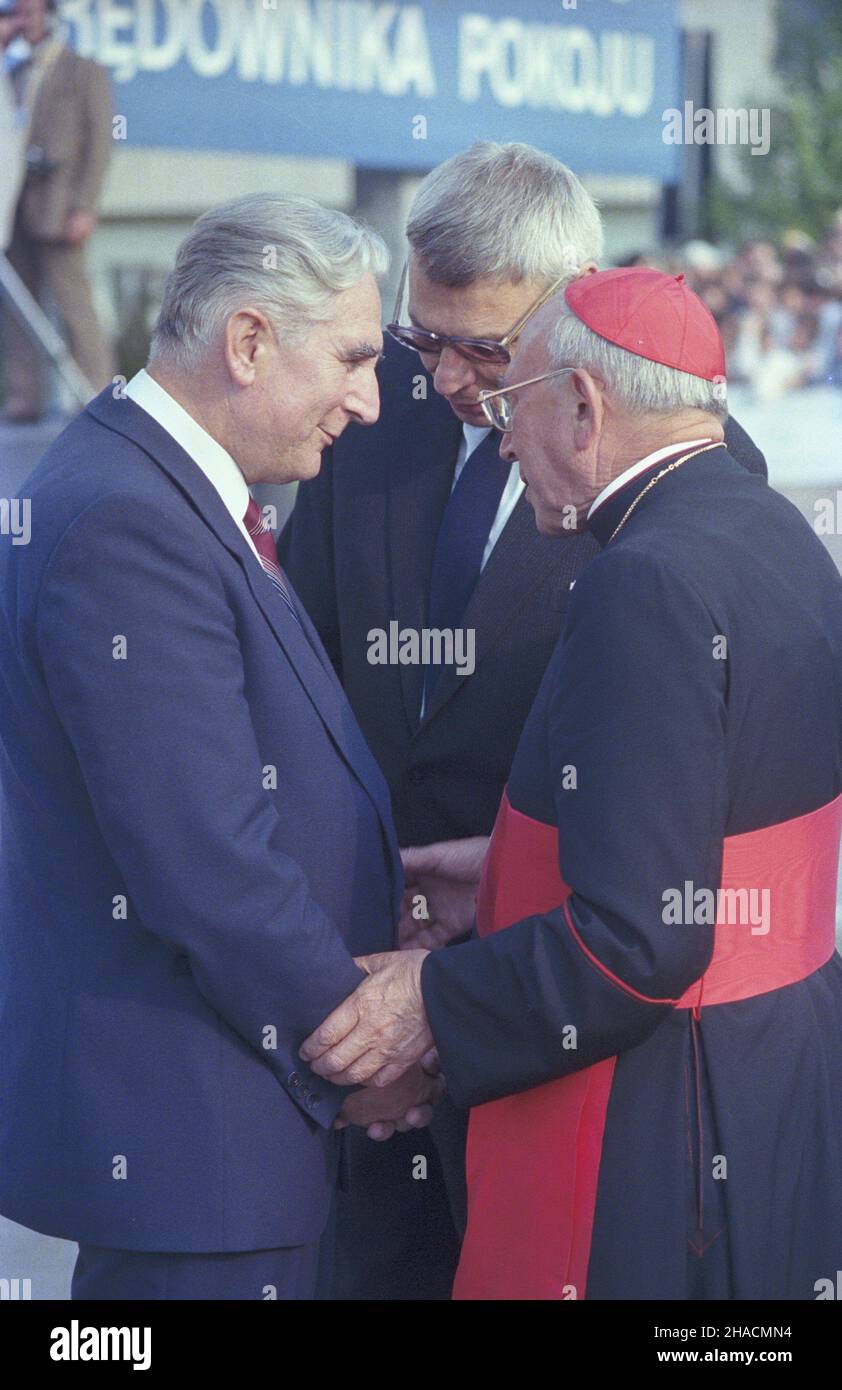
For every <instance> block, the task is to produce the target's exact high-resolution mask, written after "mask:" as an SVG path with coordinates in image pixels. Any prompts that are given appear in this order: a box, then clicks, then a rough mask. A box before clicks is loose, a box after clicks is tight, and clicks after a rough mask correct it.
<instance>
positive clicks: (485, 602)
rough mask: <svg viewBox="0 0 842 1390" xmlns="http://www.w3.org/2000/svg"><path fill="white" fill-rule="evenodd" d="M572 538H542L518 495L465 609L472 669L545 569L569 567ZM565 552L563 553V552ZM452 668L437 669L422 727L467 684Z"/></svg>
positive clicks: (502, 630)
mask: <svg viewBox="0 0 842 1390" xmlns="http://www.w3.org/2000/svg"><path fill="white" fill-rule="evenodd" d="M577 539H578V538H576V537H574V536H570V537H569V538H568V537H561V538H558V537H554V536H542V535H541V534H540V532H539V531H538V530H537V528H536V526H535V513H534V511H533V510H532V507H531V505H530V503H529V502H528V501H527V498H526V493H522V494H521V496H520V498H519V500H518V502H517V504H516V506H515V509H514V511H513V512H512V514H511V516H510V517H509V520H508V522H507V523H506V525H505V527H504V529H503V532H502V534H501V535H500V537H499V539H498V541H497V544H496V545H495V547H494V549H493V550H492V552H491V554H490V555H489V557H488V563H487V564H486V566H485V568H484V569H483V571H482V574H481V575H480V577H479V582H478V584H477V586H476V588H475V589H474V592H473V594H472V595H471V598H470V600H469V602H468V607H467V608H466V609H465V614H464V617H463V619H462V623H461V626H462V627H463V628H473V629H474V632H475V641H476V650H475V668H474V669H476V667H477V666H479V663H480V662H481V661H482V659H483V657H484V656H486V655H487V653H488V652H489V651H490V649H491V648H492V647H493V646H494V644H495V642H497V641H498V640H499V639H500V638H501V637H502V636H503V635H504V634H505V632H506V630H507V629H508V628H509V627H510V626H511V624H512V623H513V622H514V620H515V619H516V617H517V614H518V612H519V611H520V610H521V609H522V608H523V606H524V604H525V603H526V602H527V601H528V599H529V596H530V594H531V593H532V591H533V590H534V589H536V588H537V587H539V586H540V585H541V584H542V583H543V581H544V579H545V578H546V576H547V574H548V573H549V572H550V571H551V570H558V571H563V569H564V567H565V563H566V561H567V560H570V562H571V576H572V558H573V549H574V547H575V545H576V541H577ZM568 552H569V553H568ZM470 679H471V677H470V676H469V675H464V676H460V675H459V674H458V672H457V670H456V667H455V666H445V667H443V668H442V672H441V676H440V677H439V679H438V681H437V682H436V685H435V687H434V689H433V695H432V699H431V700H430V704H429V707H428V708H427V710H426V711H425V713H424V720H423V723H422V726H421V727H422V728H424V727H426V725H427V723H428V722H429V721H430V720H431V719H433V718H435V716H436V715H437V714H438V713H439V711H440V710H441V709H442V707H443V706H444V705H445V704H447V702H448V700H449V699H450V698H451V697H452V696H453V695H454V694H455V693H456V691H457V690H458V689H459V687H460V686H461V685H462V684H463V683H464V682H465V681H468V680H470Z"/></svg>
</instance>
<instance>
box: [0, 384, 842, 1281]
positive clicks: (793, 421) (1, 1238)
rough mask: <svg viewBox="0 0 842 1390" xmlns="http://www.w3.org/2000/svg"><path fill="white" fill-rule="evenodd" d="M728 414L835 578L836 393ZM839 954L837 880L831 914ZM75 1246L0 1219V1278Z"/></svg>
mask: <svg viewBox="0 0 842 1390" xmlns="http://www.w3.org/2000/svg"><path fill="white" fill-rule="evenodd" d="M731 405H732V409H733V412H734V415H735V416H736V417H737V419H739V421H740V423H741V424H742V425H743V426H744V427H745V428H746V429H747V430H748V431H749V433H750V434H751V435H752V437H753V438H754V439H755V440H756V442H757V443H758V445H759V446H760V447H761V448H762V449H763V450H764V452H765V453H766V457H767V459H768V460H769V469H770V478H771V481H772V483H773V484H774V485H775V486H776V487H778V488H779V489H780V490H781V491H782V492H785V493H786V495H787V496H788V497H790V498H791V500H792V501H793V502H794V503H795V505H796V506H798V507H799V508H800V509H801V511H802V512H803V513H804V515H805V516H806V517H807V519H808V521H810V523H811V524H814V523H815V519H816V516H817V510H816V505H817V503H820V502H822V501H823V500H826V499H832V500H834V501H836V499H837V494H838V509H837V514H838V517H839V526H838V529H837V532H836V533H835V534H832V535H829V536H825V537H823V539H824V541H825V544H826V545H827V546H828V548H829V550H830V551H831V553H832V554H833V556H834V558H835V560H836V563H837V564H838V566H839V568H840V571H842V451H840V447H839V442H840V439H841V438H842V392H819V393H813V392H811V393H809V395H808V393H802V394H801V395H800V396H798V397H790V398H788V400H786V401H784V402H776V403H775V404H774V405H771V404H767V405H764V406H756V405H754V404H753V403H752V402H751V401H749V400H748V399H745V398H742V397H741V396H740V394H739V393H738V392H732V395H731ZM61 428H62V421H61V420H59V419H57V418H54V419H52V420H48V421H45V422H44V423H42V424H40V425H38V426H29V427H26V428H18V429H10V428H8V427H2V426H0V497H14V496H20V495H21V494H20V491H19V489H20V487H21V485H22V484H23V482H24V480H25V479H26V477H27V475H28V474H29V473H30V472H31V470H32V469H33V468H34V466H35V464H36V463H37V461H38V459H39V458H40V456H41V454H42V452H43V451H44V449H45V448H46V447H47V445H48V443H49V442H50V440H51V439H53V438H54V437H55V435H56V434H58V433H59V431H60V430H61ZM260 501H261V503H263V504H265V503H267V502H272V503H274V504H275V505H276V506H277V507H278V511H279V521H281V520H282V519H283V517H284V516H285V515H286V512H287V510H288V507H289V504H290V496H289V489H286V488H267V489H262V490H261V496H260ZM837 924H838V926H839V931H840V937H839V940H840V948H841V949H842V877H841V878H840V895H839V903H838V911H837ZM75 1258H76V1246H75V1245H73V1244H71V1243H69V1242H68V1241H62V1240H53V1239H51V1238H50V1237H48V1236H40V1235H37V1234H35V1233H34V1232H32V1231H27V1230H24V1228H23V1227H22V1226H17V1225H15V1224H14V1223H13V1222H11V1221H6V1220H4V1218H2V1217H0V1279H2V1278H7V1279H15V1278H18V1279H29V1280H31V1293H32V1298H33V1299H66V1298H67V1297H68V1294H69V1289H70V1277H71V1274H72V1271H73V1262H74V1260H75Z"/></svg>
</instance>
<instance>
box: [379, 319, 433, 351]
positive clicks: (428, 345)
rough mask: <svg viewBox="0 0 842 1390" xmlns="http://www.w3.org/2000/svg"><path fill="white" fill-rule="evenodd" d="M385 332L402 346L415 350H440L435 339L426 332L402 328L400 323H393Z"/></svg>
mask: <svg viewBox="0 0 842 1390" xmlns="http://www.w3.org/2000/svg"><path fill="white" fill-rule="evenodd" d="M386 331H387V333H391V335H392V337H393V338H395V339H396V340H397V342H399V343H401V344H402V345H403V347H408V348H414V349H415V351H416V352H436V353H437V352H440V351H441V349H440V347H439V346H438V344H437V343H436V341H435V339H431V338H429V337H428V336H427V334H426V333H422V332H420V331H419V330H416V329H414V328H404V327H403V325H402V324H395V326H394V327H388V328H387V329H386Z"/></svg>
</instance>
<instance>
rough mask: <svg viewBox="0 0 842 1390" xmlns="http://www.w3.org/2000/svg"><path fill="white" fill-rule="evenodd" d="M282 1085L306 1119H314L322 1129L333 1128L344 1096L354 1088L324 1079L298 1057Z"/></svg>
mask: <svg viewBox="0 0 842 1390" xmlns="http://www.w3.org/2000/svg"><path fill="white" fill-rule="evenodd" d="M283 1085H284V1087H285V1089H286V1091H287V1092H288V1094H289V1095H290V1096H291V1097H292V1099H293V1100H294V1101H295V1103H296V1105H298V1106H299V1108H300V1109H301V1110H303V1111H304V1114H305V1115H306V1116H307V1117H308V1119H311V1120H315V1122H316V1124H318V1125H321V1127H322V1129H332V1128H333V1122H334V1120H335V1119H336V1117H337V1115H338V1114H339V1112H340V1110H341V1109H342V1105H343V1102H344V1101H345V1098H346V1096H348V1095H349V1094H350V1093H351V1091H352V1090H355V1089H356V1088H355V1087H353V1086H335V1085H334V1084H333V1082H332V1081H325V1080H324V1079H323V1078H322V1077H321V1076H316V1073H315V1072H314V1071H311V1070H310V1068H309V1067H308V1065H307V1063H306V1062H302V1061H301V1060H300V1059H299V1060H298V1062H297V1063H296V1065H295V1068H294V1070H292V1071H290V1072H288V1073H287V1075H286V1076H285V1077H284V1078H283Z"/></svg>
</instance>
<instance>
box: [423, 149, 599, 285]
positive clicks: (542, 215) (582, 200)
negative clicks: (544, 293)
mask: <svg viewBox="0 0 842 1390" xmlns="http://www.w3.org/2000/svg"><path fill="white" fill-rule="evenodd" d="M406 235H407V237H408V239H409V243H410V246H411V247H412V250H413V252H414V253H415V255H416V256H417V257H418V260H419V261H420V263H421V267H422V269H423V271H424V273H425V275H427V276H428V277H429V279H431V280H433V281H434V282H435V283H436V284H439V285H445V286H447V287H449V288H452V289H458V288H460V287H461V286H463V285H468V284H470V283H471V282H472V281H474V280H478V279H480V278H481V277H483V276H493V277H495V278H499V279H504V278H505V279H508V280H512V281H515V282H518V281H520V280H556V279H559V278H560V277H561V276H562V275H569V277H570V278H571V279H573V277H574V276H575V275H577V274H578V272H579V269H580V267H581V266H582V265H583V263H584V262H585V261H599V259H600V257H601V255H602V243H603V237H602V222H601V220H600V216H599V212H598V210H597V206H596V203H595V202H594V200H593V198H592V197H591V195H590V194H589V193H588V192H587V190H586V189H585V187H584V186H583V184H582V183H580V181H579V179H577V177H576V175H575V174H574V173H573V172H572V171H571V170H570V169H568V168H567V166H566V165H565V164H561V163H560V162H559V161H558V160H557V159H553V157H552V155H549V154H545V153H544V152H543V151H542V150H537V149H535V147H534V146H533V145H524V144H521V143H516V142H514V141H513V142H511V143H509V144H505V145H499V144H494V143H492V142H491V141H479V140H478V141H477V142H476V143H475V144H473V145H471V146H470V148H469V149H467V150H462V151H461V152H460V153H459V154H455V155H453V157H452V158H451V159H447V160H445V162H444V163H443V164H439V165H438V167H437V168H435V169H433V171H432V173H430V174H428V175H427V177H426V178H425V179H424V181H423V183H422V184H421V185H420V187H419V189H418V192H417V193H416V195H415V198H414V200H413V203H412V207H411V208H410V211H409V219H408V222H407V227H406Z"/></svg>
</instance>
